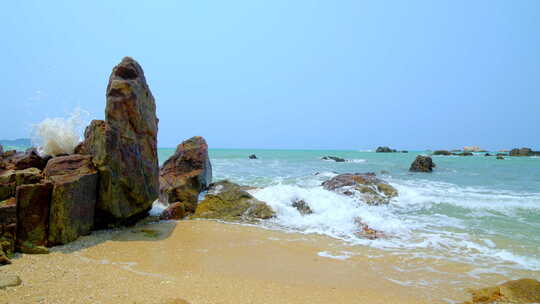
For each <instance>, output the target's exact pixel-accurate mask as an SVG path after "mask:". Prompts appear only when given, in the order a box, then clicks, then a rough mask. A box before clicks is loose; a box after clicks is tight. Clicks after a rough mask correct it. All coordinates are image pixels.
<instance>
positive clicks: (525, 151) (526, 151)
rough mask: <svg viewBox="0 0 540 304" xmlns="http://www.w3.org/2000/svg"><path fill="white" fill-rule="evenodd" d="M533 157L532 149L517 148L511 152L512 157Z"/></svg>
mask: <svg viewBox="0 0 540 304" xmlns="http://www.w3.org/2000/svg"><path fill="white" fill-rule="evenodd" d="M531 155H533V153H532V150H531V149H530V148H521V149H518V148H515V149H512V150H511V151H510V156H531Z"/></svg>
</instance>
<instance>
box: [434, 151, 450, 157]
mask: <svg viewBox="0 0 540 304" xmlns="http://www.w3.org/2000/svg"><path fill="white" fill-rule="evenodd" d="M432 155H446V156H448V155H452V153H450V151H447V150H436V151H435V152H433V154H432Z"/></svg>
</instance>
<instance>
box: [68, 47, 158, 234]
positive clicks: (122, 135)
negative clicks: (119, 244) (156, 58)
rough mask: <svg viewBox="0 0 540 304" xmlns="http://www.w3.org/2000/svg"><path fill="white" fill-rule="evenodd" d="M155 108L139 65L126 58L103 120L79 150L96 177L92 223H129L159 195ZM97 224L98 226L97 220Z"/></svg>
mask: <svg viewBox="0 0 540 304" xmlns="http://www.w3.org/2000/svg"><path fill="white" fill-rule="evenodd" d="M157 124H158V119H157V117H156V105H155V102H154V97H153V96H152V93H151V92H150V89H149V88H148V85H147V84H146V79H145V77H144V72H143V70H142V68H141V67H140V66H139V64H138V63H137V62H136V61H135V60H133V59H131V58H129V57H125V58H124V59H123V60H122V62H120V63H119V64H118V65H117V66H116V67H114V69H113V71H112V73H111V76H110V78H109V84H108V86H107V108H106V110H105V121H92V123H91V124H90V126H88V127H87V129H86V131H85V141H84V143H83V144H82V145H81V146H80V147H77V151H78V152H79V153H83V154H90V155H92V156H93V162H94V165H95V166H96V167H97V169H98V171H99V174H100V182H99V197H98V202H97V206H96V224H97V225H99V226H108V225H119V224H120V225H121V224H130V223H131V222H133V221H134V220H135V219H137V218H139V217H141V216H145V215H146V214H147V213H148V211H149V210H150V208H151V206H152V203H153V202H154V201H155V200H156V199H157V197H158V194H159V166H158V159H157V130H158V127H157ZM97 220H99V221H97Z"/></svg>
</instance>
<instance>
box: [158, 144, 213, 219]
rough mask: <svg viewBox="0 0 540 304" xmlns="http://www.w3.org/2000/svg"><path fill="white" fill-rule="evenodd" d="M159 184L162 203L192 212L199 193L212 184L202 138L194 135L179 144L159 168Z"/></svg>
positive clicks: (210, 169)
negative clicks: (176, 205) (179, 203)
mask: <svg viewBox="0 0 540 304" xmlns="http://www.w3.org/2000/svg"><path fill="white" fill-rule="evenodd" d="M159 182H160V185H159V187H160V189H159V192H160V196H159V198H160V200H161V201H162V202H164V203H174V202H182V203H183V204H184V206H185V209H186V211H188V212H190V213H193V212H194V211H195V208H196V207H197V201H198V197H199V194H200V193H201V191H203V190H205V189H206V188H208V186H209V185H210V183H211V182H212V165H211V163H210V158H209V157H208V145H207V144H206V141H205V140H204V138H203V137H200V136H195V137H192V138H190V139H187V140H185V141H183V142H182V143H181V144H179V145H178V147H177V148H176V151H175V152H174V154H173V155H172V156H171V157H170V158H169V159H167V161H165V163H164V164H163V166H162V167H161V169H160V171H159Z"/></svg>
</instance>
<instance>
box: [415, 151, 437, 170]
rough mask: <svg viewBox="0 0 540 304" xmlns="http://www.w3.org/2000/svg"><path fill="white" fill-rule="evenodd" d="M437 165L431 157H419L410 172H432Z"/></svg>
mask: <svg viewBox="0 0 540 304" xmlns="http://www.w3.org/2000/svg"><path fill="white" fill-rule="evenodd" d="M433 167H435V163H433V160H432V159H431V157H429V156H422V155H418V156H417V157H416V159H415V160H414V161H413V163H412V164H411V167H410V168H409V171H411V172H432V171H433Z"/></svg>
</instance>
